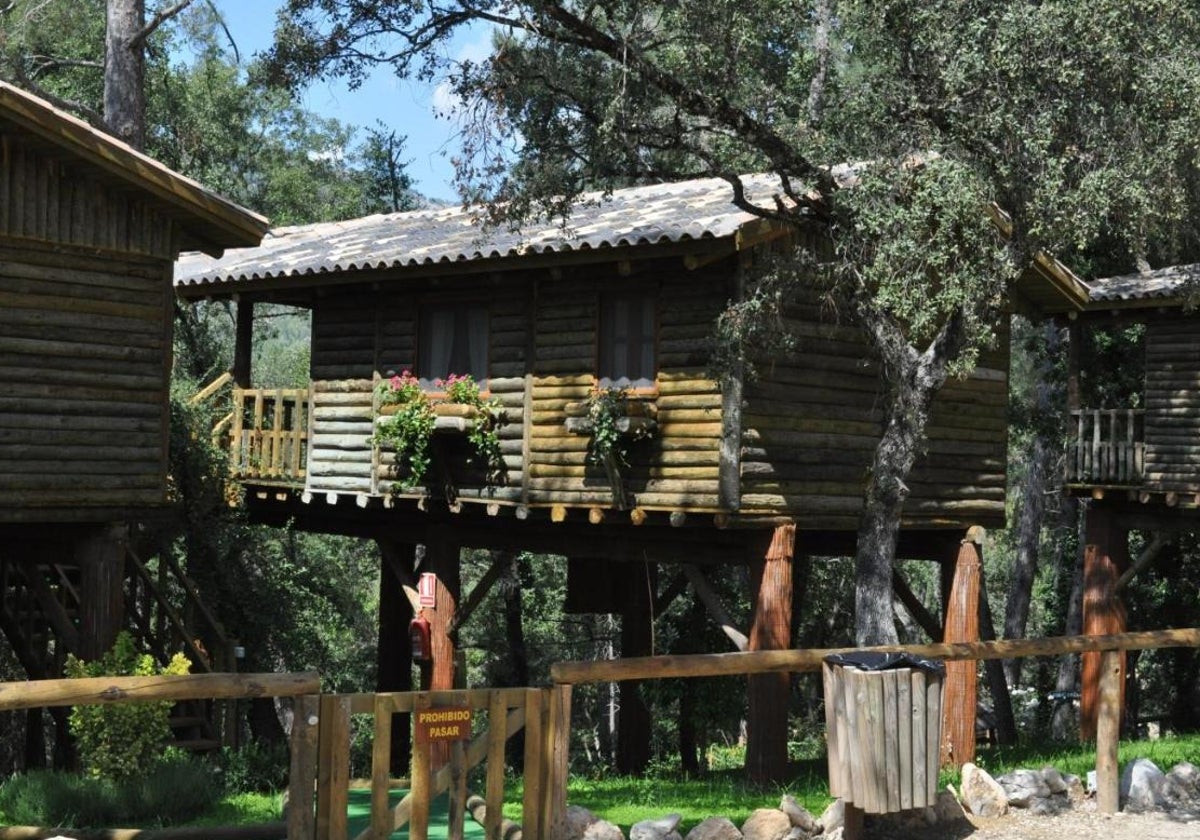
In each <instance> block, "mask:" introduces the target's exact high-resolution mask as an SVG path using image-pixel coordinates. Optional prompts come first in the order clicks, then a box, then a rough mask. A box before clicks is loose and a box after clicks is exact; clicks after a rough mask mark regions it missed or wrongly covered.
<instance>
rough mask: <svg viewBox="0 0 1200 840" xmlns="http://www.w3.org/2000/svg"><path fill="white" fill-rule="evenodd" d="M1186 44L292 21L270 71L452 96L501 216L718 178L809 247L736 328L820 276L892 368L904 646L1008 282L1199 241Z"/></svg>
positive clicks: (528, 7) (308, 13) (388, 15)
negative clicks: (483, 53) (922, 557)
mask: <svg viewBox="0 0 1200 840" xmlns="http://www.w3.org/2000/svg"><path fill="white" fill-rule="evenodd" d="M467 25H477V26H479V25H482V26H491V27H494V32H495V35H494V49H493V52H492V54H491V56H489V57H488V58H487V59H485V60H483V61H481V62H461V63H453V62H451V61H449V60H448V59H447V58H446V55H447V54H448V53H449V51H448V50H444V49H442V48H441V47H442V45H443V44H444V42H445V41H446V40H447V39H448V38H449V37H451V35H453V34H454V33H455V32H457V31H458V30H459V29H460V28H462V27H464V26H467ZM1198 30H1200V25H1198V23H1197V20H1196V15H1195V12H1194V10H1192V9H1191V7H1180V6H1178V5H1176V4H1173V3H1168V2H1162V1H1161V0H1152V2H1148V3H1144V4H1139V6H1138V7H1137V9H1135V10H1131V9H1130V8H1129V6H1128V4H1126V3H1122V2H1116V0H1101V2H1098V3H1087V4H1084V3H1081V2H1078V1H1077V0H1070V1H1069V0H1060V1H1059V2H1043V3H1029V2H1018V0H1009V2H1000V3H995V2H982V1H981V0H971V1H970V2H957V1H956V2H948V0H947V1H946V2H923V0H920V1H919V0H895V1H894V2H883V3H878V2H841V3H837V2H834V0H815V2H797V1H796V0H788V1H787V2H781V0H754V2H744V0H738V2H734V0H719V2H715V3H714V2H709V0H706V2H702V3H701V2H698V0H684V1H683V2H678V3H651V2H646V3H634V4H630V3H626V2H621V0H596V2H591V3H588V4H578V3H570V2H543V0H529V1H528V2H518V1H517V0H461V2H456V0H435V2H432V3H430V2H420V3H418V2H381V1H380V0H291V2H290V3H289V4H288V6H287V9H286V12H285V13H284V14H283V15H282V16H281V19H280V22H279V25H278V28H277V30H276V44H275V47H274V50H273V53H272V57H271V59H272V60H271V63H272V67H273V68H274V70H275V71H276V73H277V74H279V76H280V77H282V78H284V79H286V80H288V81H290V82H292V83H294V84H298V83H301V82H303V81H304V80H307V79H309V78H312V77H313V76H319V75H324V76H343V77H346V78H348V79H349V80H350V81H351V83H354V82H356V81H359V80H361V78H362V75H363V73H365V72H366V69H367V68H368V67H370V66H372V65H375V64H390V65H391V66H392V67H394V69H395V70H396V72H397V73H399V74H402V75H415V76H418V77H422V78H432V77H434V76H436V75H437V74H440V73H445V74H447V76H448V79H449V82H450V84H451V86H452V88H453V90H454V92H455V93H456V94H457V95H458V96H459V97H460V98H461V99H462V101H463V102H464V108H463V114H464V118H465V120H466V122H465V127H464V135H463V136H464V150H463V155H462V157H461V158H460V162H459V164H458V168H457V172H458V175H457V178H458V183H459V187H460V192H461V194H462V197H463V198H464V200H469V201H483V202H486V203H487V204H488V206H489V208H490V209H491V215H492V217H493V219H494V220H499V219H500V218H502V217H503V218H509V219H511V218H514V217H516V218H520V217H524V216H528V215H531V214H537V213H548V214H555V213H557V214H562V213H565V212H567V211H568V208H569V204H570V202H571V200H572V199H574V198H575V197H576V196H577V195H578V194H579V193H580V191H582V190H583V189H585V188H602V189H603V188H611V187H614V186H617V185H620V184H624V183H629V182H631V181H645V180H654V179H669V178H682V177H695V176H702V175H709V176H719V177H722V178H725V179H726V180H728V181H729V183H730V188H731V195H732V198H733V201H734V202H735V203H736V204H737V205H739V206H740V207H742V208H743V209H744V210H746V211H748V212H751V213H753V214H755V215H758V216H761V217H764V218H768V219H774V220H777V221H780V222H783V223H785V224H788V225H791V226H793V227H794V228H795V229H797V230H798V231H800V232H803V233H805V234H810V235H811V234H814V233H815V235H816V236H818V237H819V238H820V239H822V240H823V241H824V243H825V244H824V247H823V249H822V250H821V251H820V253H819V255H818V262H817V264H815V265H813V264H807V265H806V264H805V262H804V259H803V257H802V255H800V254H796V255H793V256H794V258H793V259H792V260H791V261H790V262H789V263H787V264H784V265H779V266H777V267H776V268H775V270H774V271H771V272H768V273H767V274H765V275H764V276H763V277H762V278H760V285H759V289H758V292H757V293H755V294H752V296H751V299H750V301H749V302H748V304H747V305H744V306H742V307H740V308H735V310H734V311H733V312H732V313H731V317H730V319H729V322H730V323H731V324H732V325H733V326H734V327H735V330H734V331H735V333H736V332H739V331H743V332H751V333H752V332H754V331H755V330H757V329H759V328H761V327H762V326H763V325H764V324H768V323H770V322H772V320H773V319H772V313H773V311H775V310H776V309H777V308H778V307H779V306H781V305H785V304H786V301H787V297H788V295H787V293H788V289H789V288H794V286H795V284H796V283H806V282H812V281H813V278H814V277H818V278H823V279H824V280H825V281H827V282H829V283H831V284H832V294H833V295H834V297H835V298H836V299H837V300H839V301H840V302H841V304H842V307H843V311H845V312H846V313H848V315H849V316H850V317H852V318H853V319H854V320H855V321H856V322H857V323H858V324H860V325H861V326H862V327H863V328H864V330H865V331H866V333H867V335H868V336H869V337H870V339H871V342H872V345H873V347H874V349H875V352H876V353H877V354H878V355H879V358H880V361H881V363H882V366H883V369H884V371H885V375H886V387H885V415H884V420H883V423H882V426H881V429H880V441H879V445H878V448H877V450H876V452H875V456H874V460H873V463H872V467H871V475H870V478H869V481H868V482H867V487H866V490H865V507H864V512H863V516H862V519H861V524H860V527H859V534H858V548H857V556H856V569H857V594H856V607H857V611H856V612H857V618H856V622H857V625H856V636H857V639H858V641H859V643H862V644H866V643H872V642H890V641H894V640H895V637H896V634H895V628H894V626H893V623H892V614H891V600H892V599H891V569H892V563H893V558H894V555H895V542H896V537H897V534H898V527H899V522H900V517H901V515H902V511H903V508H904V503H905V500H906V497H907V495H908V489H907V487H906V485H905V479H906V477H907V476H908V474H909V471H910V470H911V468H912V466H913V464H914V462H915V461H916V459H917V458H918V457H919V455H920V453H921V451H922V447H923V445H924V432H925V424H926V422H927V419H928V416H929V407H930V403H931V401H932V399H933V397H934V395H935V394H936V393H937V391H938V389H940V388H941V386H942V384H943V383H944V382H945V381H946V378H947V377H948V376H951V375H954V374H955V373H956V372H961V371H964V370H966V369H969V367H970V365H971V363H972V359H973V357H974V353H975V352H976V351H977V350H978V349H979V348H980V347H981V346H985V345H986V344H987V343H988V342H989V341H990V340H991V337H992V336H991V330H990V325H991V324H993V323H994V321H995V319H996V318H997V317H998V316H999V312H1000V306H1001V304H1002V301H1003V300H1004V295H1005V292H1006V289H1007V287H1008V285H1009V284H1010V283H1011V282H1012V281H1013V279H1014V278H1015V277H1016V276H1017V274H1018V272H1019V270H1020V269H1021V268H1022V267H1024V266H1027V265H1029V264H1030V261H1031V260H1032V259H1033V258H1034V256H1035V255H1036V254H1038V253H1039V252H1041V251H1049V252H1051V253H1054V254H1056V255H1057V256H1059V257H1061V258H1068V259H1069V258H1070V257H1072V256H1074V255H1078V254H1080V253H1081V252H1083V251H1084V250H1086V249H1089V248H1102V249H1104V250H1105V252H1106V253H1107V255H1108V256H1109V257H1111V258H1114V259H1116V260H1118V261H1122V262H1124V263H1125V264H1131V263H1132V262H1133V261H1134V260H1135V259H1137V258H1144V259H1148V258H1156V257H1157V258H1163V257H1168V256H1171V255H1173V254H1175V253H1178V252H1179V251H1181V250H1187V249H1189V248H1191V247H1192V246H1193V245H1194V244H1195V243H1194V234H1193V233H1192V231H1191V228H1190V227H1189V225H1188V224H1187V218H1188V214H1189V212H1190V207H1191V202H1192V199H1193V196H1194V194H1195V193H1194V190H1193V187H1194V186H1195V171H1194V166H1193V160H1194V155H1195V139H1194V138H1196V137H1197V133H1196V131H1195V129H1196V127H1197V107H1196V103H1197V101H1200V100H1198V98H1197V97H1196V96H1195V95H1194V89H1195V87H1196V84H1197V80H1198V79H1200V70H1198V68H1200V61H1198V59H1197V48H1196V46H1195V45H1196V44H1197V43H1200V41H1198V40H1197V38H1196V37H1195V36H1196V35H1197V34H1200V32H1198ZM838 161H865V163H861V164H857V165H855V166H852V167H849V168H846V167H841V168H839V167H836V166H829V165H828V164H831V163H836V162H838ZM753 169H766V170H769V171H771V172H773V173H774V174H775V175H776V176H777V184H776V189H775V190H774V193H773V194H772V195H750V194H748V193H747V191H746V188H745V184H744V182H743V181H742V180H741V178H739V177H738V173H741V172H745V171H751V170H753ZM988 208H993V209H992V213H991V215H992V216H993V218H992V219H989V218H988V212H987V210H988ZM995 208H1003V210H1002V211H1000V210H998V209H995ZM993 221H994V222H995V224H994V225H993Z"/></svg>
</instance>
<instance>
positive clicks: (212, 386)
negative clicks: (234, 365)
mask: <svg viewBox="0 0 1200 840" xmlns="http://www.w3.org/2000/svg"><path fill="white" fill-rule="evenodd" d="M232 381H233V372H232V371H228V370H227V371H225V372H224V373H222V374H221V375H220V376H218V377H217V378H216V379H214V380H213V381H212V382H209V383H208V384H207V385H205V386H204V387H203V388H201V389H200V390H199V391H197V392H196V393H194V394H192V397H191V399H189V400H188V405H199V404H200V403H202V402H204V401H205V400H206V399H208V398H209V397H211V396H212V395H213V394H215V393H217V391H220V390H221V389H222V388H224V387H225V386H226V385H228V384H229V383H230V382H232Z"/></svg>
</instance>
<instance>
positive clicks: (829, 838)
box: [825, 825, 845, 840]
mask: <svg viewBox="0 0 1200 840" xmlns="http://www.w3.org/2000/svg"><path fill="white" fill-rule="evenodd" d="M843 834H845V828H843V827H842V826H840V825H839V826H838V827H837V828H835V829H834V830H833V831H831V832H829V833H828V834H826V835H825V840H842V835H843Z"/></svg>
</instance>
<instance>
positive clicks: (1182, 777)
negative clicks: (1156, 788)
mask: <svg viewBox="0 0 1200 840" xmlns="http://www.w3.org/2000/svg"><path fill="white" fill-rule="evenodd" d="M1162 799H1163V804H1164V805H1165V806H1166V807H1167V808H1169V809H1170V810H1172V811H1196V810H1200V768H1197V767H1196V766H1195V765H1194V764H1192V763H1191V762H1188V761H1181V762H1180V763H1179V764H1176V765H1175V766H1174V767H1172V768H1171V770H1170V772H1168V773H1167V775H1166V778H1165V779H1163V787H1162Z"/></svg>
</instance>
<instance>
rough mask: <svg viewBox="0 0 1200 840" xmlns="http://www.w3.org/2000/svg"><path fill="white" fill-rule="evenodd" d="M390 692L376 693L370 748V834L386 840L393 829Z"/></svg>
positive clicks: (392, 710) (393, 709)
mask: <svg viewBox="0 0 1200 840" xmlns="http://www.w3.org/2000/svg"><path fill="white" fill-rule="evenodd" d="M395 710H396V709H395V705H394V704H393V703H392V696H391V695H390V694H376V695H375V741H374V743H373V744H372V749H371V836H372V837H373V838H375V840H386V838H387V837H388V836H389V835H390V834H391V833H392V812H391V810H390V809H389V808H388V793H389V792H390V790H391V775H392V773H391V769H392V714H393V713H394V712H395Z"/></svg>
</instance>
